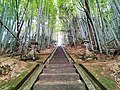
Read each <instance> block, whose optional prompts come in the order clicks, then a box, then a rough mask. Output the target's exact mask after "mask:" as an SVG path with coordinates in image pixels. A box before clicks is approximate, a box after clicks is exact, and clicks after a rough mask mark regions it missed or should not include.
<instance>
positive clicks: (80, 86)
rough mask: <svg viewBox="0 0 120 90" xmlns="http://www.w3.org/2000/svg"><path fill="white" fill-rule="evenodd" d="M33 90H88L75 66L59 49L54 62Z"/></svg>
mask: <svg viewBox="0 0 120 90" xmlns="http://www.w3.org/2000/svg"><path fill="white" fill-rule="evenodd" d="M33 90H86V88H85V84H84V83H83V82H82V81H81V80H80V76H79V74H78V73H77V72H76V69H75V68H74V65H73V64H70V63H69V61H68V60H67V58H66V56H65V54H64V51H63V50H62V47H58V48H57V50H56V52H55V54H54V56H53V58H52V60H51V61H50V63H49V64H46V67H45V68H44V69H43V72H42V74H40V76H39V80H38V81H37V82H36V83H35V84H34V86H33Z"/></svg>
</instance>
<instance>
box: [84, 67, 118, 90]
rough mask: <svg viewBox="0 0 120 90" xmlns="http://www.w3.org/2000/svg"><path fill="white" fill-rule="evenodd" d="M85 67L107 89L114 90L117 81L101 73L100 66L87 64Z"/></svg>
mask: <svg viewBox="0 0 120 90" xmlns="http://www.w3.org/2000/svg"><path fill="white" fill-rule="evenodd" d="M86 68H87V69H88V70H89V71H90V72H91V73H92V75H93V76H95V77H96V78H97V80H98V81H100V83H101V84H103V85H104V86H105V87H106V88H107V89H108V90H116V86H117V83H116V82H115V81H114V80H113V79H112V78H111V77H110V76H109V75H108V76H106V75H102V74H101V71H102V68H101V67H100V66H91V67H90V66H89V67H87V66H86Z"/></svg>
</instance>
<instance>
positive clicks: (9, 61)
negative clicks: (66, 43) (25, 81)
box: [0, 47, 54, 90]
mask: <svg viewBox="0 0 120 90" xmlns="http://www.w3.org/2000/svg"><path fill="white" fill-rule="evenodd" d="M53 50H54V48H53V47H52V48H49V49H45V50H42V51H41V52H40V54H39V53H38V54H37V57H38V60H36V61H33V60H27V61H22V60H21V59H20V56H13V57H7V56H6V55H2V56H0V90H13V88H14V87H15V86H16V85H17V84H18V83H19V82H18V81H20V80H21V79H22V78H24V77H25V76H26V75H27V73H29V72H30V71H31V70H32V69H33V68H34V67H35V66H36V64H37V63H43V62H44V61H45V60H46V59H47V57H48V56H49V55H50V53H52V51H53Z"/></svg>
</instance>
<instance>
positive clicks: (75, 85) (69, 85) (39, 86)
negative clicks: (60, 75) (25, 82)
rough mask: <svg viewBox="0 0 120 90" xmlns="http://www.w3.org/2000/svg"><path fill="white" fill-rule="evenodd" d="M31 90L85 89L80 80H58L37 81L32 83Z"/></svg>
mask: <svg viewBox="0 0 120 90" xmlns="http://www.w3.org/2000/svg"><path fill="white" fill-rule="evenodd" d="M33 90H86V88H85V84H84V83H83V82H82V81H81V80H77V81H58V82H53V81H51V82H48V81H46V82H42V81H38V82H36V83H35V84H34V86H33Z"/></svg>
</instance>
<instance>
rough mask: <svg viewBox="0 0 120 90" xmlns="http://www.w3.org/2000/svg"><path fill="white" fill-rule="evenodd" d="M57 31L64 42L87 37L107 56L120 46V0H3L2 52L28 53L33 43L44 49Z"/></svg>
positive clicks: (0, 13)
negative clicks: (111, 50) (61, 35)
mask: <svg viewBox="0 0 120 90" xmlns="http://www.w3.org/2000/svg"><path fill="white" fill-rule="evenodd" d="M58 32H62V34H63V36H64V39H63V42H64V43H65V44H71V45H74V46H76V45H77V44H80V43H81V42H82V41H87V40H88V41H87V42H89V46H90V48H91V49H92V50H98V51H99V52H100V53H103V52H104V51H105V53H106V55H108V54H109V50H110V49H120V1H119V0H0V52H2V53H3V52H5V51H6V50H7V49H10V50H9V51H10V52H15V51H17V52H18V53H22V52H26V50H28V48H29V45H30V44H31V43H35V44H37V45H38V49H39V50H41V48H46V47H47V45H50V44H53V43H54V42H55V41H57V39H56V38H57V33H58ZM33 39H34V42H33V41H31V40H33ZM18 43H19V44H18ZM16 46H17V47H16ZM24 48H25V49H24ZM16 49H17V50H16ZM26 53H27V52H26Z"/></svg>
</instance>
